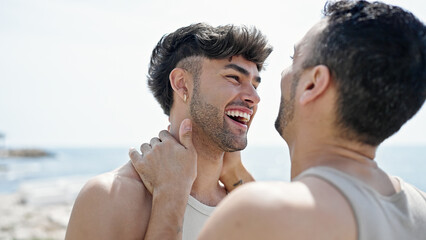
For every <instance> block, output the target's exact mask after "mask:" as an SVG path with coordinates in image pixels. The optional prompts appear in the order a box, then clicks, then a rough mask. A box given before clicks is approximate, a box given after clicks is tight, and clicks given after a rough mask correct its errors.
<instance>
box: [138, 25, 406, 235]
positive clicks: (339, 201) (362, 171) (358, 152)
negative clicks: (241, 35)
mask: <svg viewBox="0 0 426 240" xmlns="http://www.w3.org/2000/svg"><path fill="white" fill-rule="evenodd" d="M326 25H327V19H324V20H322V21H320V22H319V23H318V24H316V25H315V26H314V27H313V28H311V29H310V30H309V31H308V33H307V34H306V35H305V36H304V38H303V39H302V40H301V41H300V42H299V43H297V44H296V47H295V53H294V59H293V64H292V65H291V66H289V67H288V68H287V69H285V70H284V71H283V72H282V78H281V93H282V100H281V103H282V104H281V107H280V113H279V114H278V116H279V117H278V119H277V124H276V126H277V130H278V132H279V133H280V135H281V136H282V137H283V139H284V140H285V141H286V142H287V145H288V147H289V150H290V156H291V161H292V165H291V166H292V167H291V178H292V179H294V178H295V177H296V176H298V175H299V174H300V173H302V172H303V171H305V170H307V169H309V168H312V167H316V166H327V167H331V168H334V169H337V170H339V171H342V172H344V173H346V174H348V175H350V176H352V177H355V178H357V179H359V180H360V181H362V182H364V183H365V184H367V185H369V186H370V187H371V188H373V189H375V190H376V191H377V192H378V193H379V194H381V195H384V196H391V195H394V194H396V193H398V192H399V191H400V190H401V189H400V185H399V182H398V181H397V180H396V179H395V178H394V177H391V176H389V175H388V174H386V173H385V172H384V171H383V170H381V169H380V168H379V167H378V165H377V163H376V162H375V161H374V157H375V152H376V149H377V146H370V145H366V144H362V143H359V142H354V141H351V140H347V139H343V138H341V137H339V136H340V135H339V134H338V133H339V132H340V131H341V129H340V128H339V127H338V126H336V125H335V124H334V123H335V122H336V121H335V119H336V115H335V108H336V99H337V93H338V91H337V88H336V86H335V83H334V82H333V79H332V76H331V75H330V71H329V69H328V68H327V67H326V66H323V65H318V66H315V67H311V68H308V69H302V63H303V62H304V60H305V59H306V58H307V57H309V55H310V54H309V53H310V51H311V48H312V45H313V41H314V40H315V37H316V36H317V34H318V33H319V32H321V31H322V30H323V29H324V27H325V26H326ZM295 83H297V84H295ZM172 150H174V149H172ZM172 150H171V149H170V148H159V149H158V151H162V152H168V154H170V156H172V154H176V153H179V151H177V152H174V153H173V151H172ZM186 156H187V158H186V159H190V158H193V156H191V155H190V154H189V155H186ZM147 160H151V161H156V160H157V159H156V158H152V159H132V161H135V162H143V161H147ZM183 163H185V162H183ZM167 167H170V168H173V167H174V166H173V165H168V166H167ZM182 177H183V176H182ZM162 184H164V182H162V183H158V185H156V186H154V189H155V188H156V187H161V186H162ZM175 207H176V206H175ZM170 214H171V215H173V216H174V217H175V218H182V215H179V213H177V212H172V213H170ZM158 224H161V222H158ZM357 237H358V236H357V225H356V220H355V217H354V214H353V212H352V209H351V207H350V205H349V203H348V201H347V200H346V198H345V197H344V196H343V195H342V194H341V193H340V192H339V191H338V190H337V189H336V188H335V187H333V186H332V185H331V184H329V183H328V182H325V181H324V180H321V179H319V178H316V177H303V178H300V179H298V180H297V181H292V182H290V183H285V182H264V183H261V182H257V183H249V184H246V185H244V186H242V187H239V188H238V189H236V190H235V191H233V192H232V193H231V194H229V195H228V196H227V197H226V198H225V199H224V200H223V201H222V202H221V203H220V205H219V206H218V207H217V209H216V210H215V212H214V213H213V215H212V216H211V218H209V220H208V221H207V223H206V225H205V227H204V228H203V230H202V232H201V233H200V235H199V239H348V240H350V239H357ZM173 239H178V238H173Z"/></svg>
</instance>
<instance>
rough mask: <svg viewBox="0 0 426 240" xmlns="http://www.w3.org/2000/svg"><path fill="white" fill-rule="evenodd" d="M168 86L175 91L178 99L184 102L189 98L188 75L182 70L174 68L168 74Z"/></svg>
mask: <svg viewBox="0 0 426 240" xmlns="http://www.w3.org/2000/svg"><path fill="white" fill-rule="evenodd" d="M169 80H170V85H171V86H172V88H173V91H175V93H176V95H177V97H178V98H180V99H182V101H184V102H186V101H187V98H188V97H189V93H188V86H187V80H188V74H187V72H186V71H185V69H183V68H175V69H173V70H172V71H171V72H170V74H169Z"/></svg>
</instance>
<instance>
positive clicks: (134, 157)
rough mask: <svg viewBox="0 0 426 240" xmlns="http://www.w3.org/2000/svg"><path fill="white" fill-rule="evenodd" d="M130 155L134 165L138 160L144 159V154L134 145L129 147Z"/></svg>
mask: <svg viewBox="0 0 426 240" xmlns="http://www.w3.org/2000/svg"><path fill="white" fill-rule="evenodd" d="M129 157H130V160H132V164H133V166H134V167H135V164H136V163H137V162H138V161H140V160H142V155H141V154H139V152H138V151H137V150H136V149H135V148H133V147H132V148H130V149H129Z"/></svg>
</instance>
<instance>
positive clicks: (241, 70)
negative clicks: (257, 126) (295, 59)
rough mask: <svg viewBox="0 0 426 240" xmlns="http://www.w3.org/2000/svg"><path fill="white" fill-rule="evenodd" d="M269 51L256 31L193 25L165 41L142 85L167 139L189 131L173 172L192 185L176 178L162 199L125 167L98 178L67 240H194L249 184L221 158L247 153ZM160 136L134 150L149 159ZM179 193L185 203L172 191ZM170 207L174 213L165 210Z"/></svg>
mask: <svg viewBox="0 0 426 240" xmlns="http://www.w3.org/2000/svg"><path fill="white" fill-rule="evenodd" d="M271 51H272V48H271V47H270V46H269V45H268V43H267V40H266V38H265V37H264V36H263V35H262V34H261V33H260V32H259V31H258V30H256V29H255V28H247V27H237V26H232V25H227V26H219V27H212V26H209V25H207V24H201V23H200V24H194V25H190V26H187V27H183V28H180V29H178V30H176V31H175V32H173V33H170V34H168V35H166V36H164V37H163V38H162V39H161V40H160V41H159V42H158V44H157V46H156V47H155V48H154V50H153V52H152V56H151V62H150V67H149V77H148V78H149V79H148V85H149V87H150V89H151V90H152V92H153V94H154V97H155V98H156V99H157V100H158V102H159V103H160V105H161V107H162V108H163V110H164V113H165V114H167V115H168V116H169V120H170V133H171V134H172V136H174V137H176V138H180V139H183V138H184V137H185V136H179V129H180V127H182V129H185V130H188V129H191V130H192V133H193V134H192V135H191V137H192V139H193V141H194V144H193V145H192V144H191V146H187V148H186V149H187V150H188V151H190V152H191V153H192V154H191V155H192V156H195V157H194V158H193V159H191V160H193V161H192V162H191V163H190V166H189V167H183V168H181V169H175V171H179V173H185V176H190V178H191V180H190V181H191V184H190V185H188V183H187V182H186V181H187V178H182V179H177V180H176V181H174V182H173V183H172V185H173V187H172V188H171V189H167V191H162V190H161V188H156V189H155V191H153V189H152V185H155V184H156V182H153V181H151V180H152V178H149V177H145V178H142V181H141V178H140V177H139V176H138V173H137V172H136V171H135V170H134V168H133V166H132V164H131V162H129V163H127V164H126V165H124V166H122V167H121V168H119V169H117V170H114V171H112V172H109V173H106V174H103V175H100V176H97V177H95V178H94V179H92V180H90V181H89V182H88V183H87V184H86V185H85V186H84V188H83V189H82V190H81V192H80V194H79V196H78V198H77V199H76V202H75V205H74V208H73V211H72V214H71V218H70V222H69V225H68V229H67V234H66V239H79V240H81V239H143V238H145V239H148V238H152V239H164V238H162V237H161V235H162V234H164V233H167V230H170V231H172V232H174V233H177V234H178V236H183V238H184V239H195V237H196V236H197V235H198V233H199V231H200V230H201V228H202V226H203V224H204V222H205V221H206V219H207V218H208V217H209V216H210V214H211V213H212V211H213V209H214V206H216V205H217V204H218V203H219V202H220V201H221V200H222V199H223V198H224V197H225V196H226V194H227V193H228V191H231V190H232V189H233V188H235V186H236V185H238V183H241V182H242V181H241V180H244V181H246V182H247V181H251V180H253V179H252V177H251V175H250V174H249V173H248V172H247V171H245V169H244V167H243V165H242V164H241V161H240V159H239V157H238V153H234V154H225V152H232V151H238V150H241V149H244V148H245V147H246V145H247V131H248V128H249V126H250V124H251V121H252V119H253V116H254V115H255V113H256V110H257V104H258V103H259V101H260V98H259V96H258V94H257V92H256V88H257V87H258V85H259V84H260V76H259V72H260V71H261V70H262V67H263V63H264V61H265V59H266V58H267V57H268V56H269V54H270V53H271ZM186 118H189V119H190V120H192V123H191V122H190V121H184V123H183V124H182V126H181V122H182V121H183V120H184V119H186ZM163 135H164V132H162V133H160V135H159V138H154V139H152V140H151V142H150V144H144V145H142V147H141V150H142V151H148V150H153V151H154V150H155V148H154V146H155V145H156V144H157V143H159V142H161V138H162V136H163ZM186 143H187V141H182V144H186ZM233 155H236V157H237V158H235V156H233ZM160 160H161V165H158V166H157V168H160V169H159V171H161V170H162V169H163V168H162V165H164V164H171V163H168V161H169V160H171V159H170V158H166V157H163V158H160ZM194 167H195V168H194ZM239 169H242V170H239ZM237 172H241V173H242V174H241V175H239V174H234V173H237ZM147 174H148V173H147ZM171 174H173V172H163V174H160V175H159V176H162V177H163V178H167V176H168V175H171ZM145 176H147V175H145ZM219 180H220V181H221V182H222V183H223V184H224V185H222V184H220V181H219ZM235 183H237V184H236V185H235ZM234 185H235V186H234ZM186 187H188V188H186ZM182 188H185V193H186V192H188V193H189V192H190V193H191V195H189V194H180V193H179V192H178V191H175V189H177V190H181V189H182ZM165 189H166V188H165ZM178 196H179V197H178ZM168 203H172V204H170V205H168ZM174 204H177V205H178V206H179V207H176V208H173V209H171V208H170V207H169V206H172V207H173V206H174ZM172 210H174V211H177V212H179V213H181V214H182V215H184V216H185V217H184V220H185V221H184V222H183V220H182V219H173V218H169V217H168V216H167V215H168V213H169V212H170V211H172ZM162 218H164V219H165V220H163V221H162V223H164V224H165V225H164V227H162V228H161V230H160V231H157V230H158V225H156V224H149V220H150V219H151V220H154V221H155V219H162ZM167 221H170V223H171V224H167Z"/></svg>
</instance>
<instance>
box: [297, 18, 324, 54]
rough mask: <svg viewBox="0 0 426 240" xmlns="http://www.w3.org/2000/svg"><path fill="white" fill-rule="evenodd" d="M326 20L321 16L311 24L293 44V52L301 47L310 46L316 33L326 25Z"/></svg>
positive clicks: (298, 50)
mask: <svg viewBox="0 0 426 240" xmlns="http://www.w3.org/2000/svg"><path fill="white" fill-rule="evenodd" d="M327 24H328V20H327V18H323V19H321V20H320V21H318V22H317V23H316V24H315V25H313V26H312V27H311V28H310V29H309V30H308V31H307V32H306V34H305V35H304V36H303V38H302V39H300V40H299V41H298V42H297V43H296V44H295V45H294V52H295V54H296V53H299V52H300V51H301V49H304V50H306V48H307V47H309V46H312V44H313V43H314V41H315V39H316V37H317V36H318V34H320V33H321V32H322V31H324V29H325V28H326V27H327Z"/></svg>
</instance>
